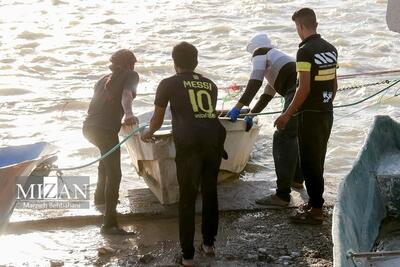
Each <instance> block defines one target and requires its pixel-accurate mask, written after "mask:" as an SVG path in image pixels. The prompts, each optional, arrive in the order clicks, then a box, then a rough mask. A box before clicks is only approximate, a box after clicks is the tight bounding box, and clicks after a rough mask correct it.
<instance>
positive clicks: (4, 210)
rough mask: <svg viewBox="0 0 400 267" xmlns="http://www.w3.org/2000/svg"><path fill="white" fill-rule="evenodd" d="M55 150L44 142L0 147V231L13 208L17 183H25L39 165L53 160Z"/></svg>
mask: <svg viewBox="0 0 400 267" xmlns="http://www.w3.org/2000/svg"><path fill="white" fill-rule="evenodd" d="M56 151H57V150H56V148H55V147H54V146H52V145H50V144H49V143H45V142H40V143H35V144H30V145H23V146H11V147H4V148H0V232H1V230H2V229H3V228H4V227H5V226H6V224H7V222H8V219H9V217H10V216H11V214H12V211H13V209H14V205H15V202H16V185H17V183H20V184H22V185H23V184H25V182H26V179H27V178H28V176H29V175H30V174H31V173H32V172H33V171H34V170H35V169H36V168H37V167H38V166H39V165H41V164H43V163H44V162H46V161H48V160H50V159H52V160H54V155H55V153H56Z"/></svg>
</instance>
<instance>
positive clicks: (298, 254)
mask: <svg viewBox="0 0 400 267" xmlns="http://www.w3.org/2000/svg"><path fill="white" fill-rule="evenodd" d="M290 256H291V257H292V258H297V257H299V256H300V252H297V251H292V252H291V253H290Z"/></svg>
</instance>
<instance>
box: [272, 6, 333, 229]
mask: <svg viewBox="0 0 400 267" xmlns="http://www.w3.org/2000/svg"><path fill="white" fill-rule="evenodd" d="M292 20H293V21H294V22H295V23H296V29H297V33H298V35H299V37H300V39H301V40H302V42H301V43H300V44H299V50H298V52H297V58H296V69H297V72H298V77H299V85H298V88H297V91H296V94H295V96H294V99H293V100H292V103H291V104H290V105H289V107H288V109H287V110H286V111H285V112H284V113H283V114H282V115H281V116H279V117H278V118H277V119H276V121H275V126H276V127H277V129H284V128H285V127H286V126H287V122H288V121H289V120H290V119H291V118H292V116H293V115H294V114H295V113H298V116H297V117H298V118H299V119H298V121H299V150H300V164H301V169H302V171H303V174H304V178H305V183H306V187H307V193H308V196H309V200H308V203H305V205H303V206H304V207H303V211H302V212H299V213H298V214H296V215H295V216H293V217H291V218H290V219H291V221H292V222H293V223H306V224H321V223H322V222H323V212H322V206H323V204H324V199H323V192H324V177H323V173H324V163H325V154H326V148H327V143H328V140H329V136H330V133H331V129H332V123H333V110H332V109H333V105H332V102H333V99H334V98H335V94H336V90H337V77H336V68H337V57H338V52H337V50H336V48H335V47H334V46H333V45H331V44H330V43H328V42H327V41H325V40H324V39H322V38H321V36H320V35H319V34H317V25H318V24H317V19H316V16H315V13H314V11H313V10H312V9H310V8H302V9H300V10H298V11H296V12H295V13H294V14H293V16H292Z"/></svg>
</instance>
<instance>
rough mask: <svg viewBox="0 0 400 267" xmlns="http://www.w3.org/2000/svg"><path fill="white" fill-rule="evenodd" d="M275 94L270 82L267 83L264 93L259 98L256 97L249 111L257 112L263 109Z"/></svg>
mask: <svg viewBox="0 0 400 267" xmlns="http://www.w3.org/2000/svg"><path fill="white" fill-rule="evenodd" d="M275 94H276V91H275V89H274V88H273V87H272V86H271V85H270V84H267V86H266V87H265V91H264V93H263V94H262V95H261V96H260V99H258V101H257V103H256V105H255V106H254V107H253V109H252V110H251V113H259V112H261V111H263V110H264V108H265V107H266V106H267V105H268V103H269V102H270V101H271V100H272V98H273V97H274V95H275Z"/></svg>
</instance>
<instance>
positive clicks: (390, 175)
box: [332, 116, 400, 267]
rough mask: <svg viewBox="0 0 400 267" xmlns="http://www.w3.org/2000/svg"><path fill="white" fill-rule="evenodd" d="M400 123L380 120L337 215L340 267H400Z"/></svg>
mask: <svg viewBox="0 0 400 267" xmlns="http://www.w3.org/2000/svg"><path fill="white" fill-rule="evenodd" d="M399 219H400V123H399V122H396V121H394V120H392V119H391V118H390V117H388V116H377V117H376V119H375V121H374V124H373V126H372V128H371V130H370V132H369V134H368V137H367V140H366V142H365V144H364V146H363V148H362V150H361V152H360V153H359V155H358V159H357V160H356V161H355V163H354V165H353V168H352V170H351V171H350V173H349V174H348V175H347V176H346V177H345V178H344V180H343V181H342V183H341V185H340V188H339V192H338V196H337V203H336V205H335V208H334V211H333V222H332V239H333V258H334V266H335V267H350V266H351V267H354V266H368V267H391V266H393V267H394V266H397V267H398V266H400V220H399Z"/></svg>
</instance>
